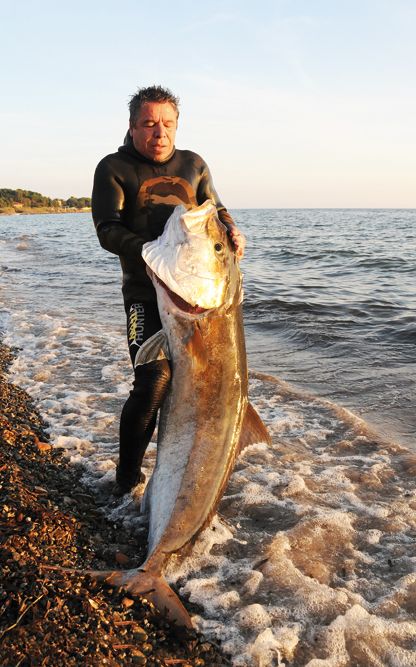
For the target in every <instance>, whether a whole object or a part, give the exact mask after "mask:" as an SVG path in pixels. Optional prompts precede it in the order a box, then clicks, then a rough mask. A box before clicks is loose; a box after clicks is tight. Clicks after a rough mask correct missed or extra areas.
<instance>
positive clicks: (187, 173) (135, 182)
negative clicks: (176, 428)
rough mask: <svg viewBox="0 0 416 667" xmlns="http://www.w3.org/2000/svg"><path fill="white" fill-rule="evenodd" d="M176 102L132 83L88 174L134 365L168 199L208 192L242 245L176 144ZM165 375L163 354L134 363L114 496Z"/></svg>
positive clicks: (128, 476) (132, 476)
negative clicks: (104, 150) (106, 147)
mask: <svg viewBox="0 0 416 667" xmlns="http://www.w3.org/2000/svg"><path fill="white" fill-rule="evenodd" d="M178 104H179V100H178V98H177V97H175V96H174V95H173V94H172V93H171V92H170V91H169V90H168V89H163V88H162V87H161V86H151V87H149V88H141V89H139V90H138V91H137V93H136V95H134V96H133V97H132V98H131V100H130V104H129V109H130V125H129V131H128V133H127V135H126V138H125V141H124V145H123V146H121V147H120V148H119V149H118V152H117V153H113V154H112V155H107V157H105V158H104V159H103V160H101V162H100V163H99V164H98V166H97V169H96V172H95V177H94V188H93V194H92V215H93V219H94V224H95V227H96V231H97V235H98V238H99V241H100V243H101V245H102V247H103V248H105V249H106V250H108V251H110V252H112V253H115V254H116V255H118V256H119V257H120V263H121V267H122V270H123V287H122V291H123V297H124V305H125V309H126V313H127V336H128V343H129V350H130V356H131V360H132V363H133V366H134V360H135V357H136V354H137V351H138V349H139V348H140V346H141V345H142V344H143V343H144V341H145V340H147V339H148V338H149V337H150V336H152V335H153V334H154V333H156V332H157V331H159V330H160V329H161V327H162V325H161V322H160V319H159V313H158V308H157V301H156V293H155V290H154V287H153V285H152V283H151V280H150V278H149V277H148V276H147V274H146V266H145V263H144V261H143V259H142V257H141V250H142V246H143V244H144V243H146V242H147V241H153V240H154V239H155V238H157V237H158V236H159V235H160V234H161V233H162V232H163V228H164V226H165V223H166V221H167V220H168V218H169V216H170V215H171V213H172V212H173V209H174V207H175V206H177V205H178V204H183V205H184V206H185V207H186V208H192V207H193V206H198V205H200V204H203V203H204V201H205V200H206V199H211V200H212V201H213V202H214V204H215V205H216V207H217V211H218V217H219V219H220V220H221V222H223V223H224V225H225V226H226V227H227V229H228V235H229V237H230V239H231V241H232V243H233V245H234V248H235V252H236V254H237V256H239V257H240V258H241V257H242V256H243V253H244V245H245V239H244V236H243V235H242V234H241V233H240V232H239V230H238V229H237V227H236V226H235V224H234V222H233V220H232V218H231V216H230V214H229V213H228V212H227V210H226V209H225V207H224V206H223V205H222V203H221V202H220V200H219V198H218V195H217V193H216V191H215V189H214V186H213V183H212V179H211V175H210V172H209V169H208V167H207V165H206V163H205V162H204V160H203V159H202V158H201V157H200V156H199V155H197V154H196V153H192V152H191V151H186V150H176V148H175V136H176V129H177V125H178V116H179V111H178ZM169 380H170V367H169V363H168V362H167V360H166V359H160V360H156V361H151V362H149V363H147V364H144V365H140V366H137V367H136V368H135V369H134V382H133V390H132V391H131V392H130V396H129V398H128V399H127V401H126V403H125V405H124V407H123V410H122V414H121V420H120V458H119V463H118V465H117V471H116V484H115V487H114V490H113V493H114V495H116V496H121V495H123V494H124V493H127V492H129V491H130V490H131V489H132V488H133V487H134V486H135V485H136V484H137V483H138V482H140V481H143V480H144V476H143V475H142V473H141V464H142V460H143V456H144V453H145V450H146V448H147V445H148V444H149V441H150V438H151V436H152V434H153V431H154V429H155V425H156V416H157V411H158V409H159V407H160V405H161V404H162V402H163V399H164V396H165V393H166V389H167V387H168V384H169Z"/></svg>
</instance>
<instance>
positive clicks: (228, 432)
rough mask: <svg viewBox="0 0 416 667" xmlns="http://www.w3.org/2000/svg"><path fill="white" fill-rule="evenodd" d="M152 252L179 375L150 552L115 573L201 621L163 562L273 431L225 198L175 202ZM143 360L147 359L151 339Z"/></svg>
mask: <svg viewBox="0 0 416 667" xmlns="http://www.w3.org/2000/svg"><path fill="white" fill-rule="evenodd" d="M143 257H144V259H145V261H146V262H147V264H148V270H149V275H150V276H151V278H152V281H153V283H154V286H155V289H156V292H157V299H158V307H159V313H160V317H161V321H162V325H163V332H164V335H165V336H166V338H167V344H168V349H169V355H170V360H171V368H172V379H171V384H170V388H169V391H168V394H167V397H166V399H165V401H164V404H163V406H162V410H161V415H160V420H159V431H158V443H157V460H156V465H155V469H154V472H153V475H152V478H151V480H150V482H149V484H148V486H147V488H146V492H145V496H144V501H143V507H144V508H145V510H146V511H148V513H149V536H148V542H149V548H148V555H147V558H146V561H145V563H143V565H142V566H141V568H140V570H139V571H130V572H126V573H120V572H118V573H112V575H111V576H110V577H108V578H107V579H108V580H110V581H112V582H113V583H121V584H122V585H123V586H124V587H125V588H127V589H128V590H130V591H132V592H134V593H141V594H143V593H146V596H147V597H148V598H150V599H151V600H152V601H153V602H154V604H155V605H156V606H157V607H159V608H160V609H161V610H163V609H166V611H167V614H168V617H169V618H170V619H171V620H173V621H176V622H177V623H178V624H179V625H185V626H187V627H192V622H191V619H190V617H189V615H188V613H187V611H186V610H185V608H184V607H183V605H182V603H181V602H180V600H179V598H178V597H177V596H176V595H175V593H174V592H173V591H172V590H171V589H170V587H169V586H168V584H167V582H166V581H165V579H164V577H163V567H164V565H165V564H166V562H167V560H168V559H169V558H170V556H171V555H172V554H174V553H177V552H179V551H180V550H181V549H183V548H184V547H185V546H186V545H187V544H188V543H190V542H191V541H193V540H194V539H195V538H196V537H197V535H198V534H199V533H200V532H201V530H202V529H203V528H204V527H205V526H206V525H207V524H208V523H209V521H210V520H211V518H212V517H213V515H214V514H215V511H216V509H217V506H218V503H219V501H220V499H221V496H222V494H223V492H224V489H225V487H226V485H227V482H228V480H229V477H230V475H231V473H232V470H233V466H234V463H235V460H236V457H237V455H238V452H239V451H240V449H241V448H242V447H244V446H246V445H247V444H250V443H251V442H259V441H268V442H269V435H268V433H267V430H266V428H265V426H264V425H263V423H262V422H261V420H260V418H259V417H258V415H257V413H256V412H255V410H254V408H252V407H251V406H250V404H249V403H248V397H247V387H248V380H247V360H246V349H245V340H244V329H243V320H242V296H243V292H242V277H241V273H240V268H239V262H238V259H237V258H236V255H235V253H234V252H233V248H232V246H231V242H230V241H229V239H228V237H227V232H226V229H225V227H224V226H223V225H222V223H221V222H220V221H219V220H218V217H217V213H216V209H215V206H214V205H213V204H212V203H211V202H209V201H208V202H205V204H203V205H202V206H200V207H197V208H195V209H193V210H191V211H189V212H184V211H183V210H181V209H180V208H179V207H178V210H176V209H175V212H174V214H173V215H172V216H171V218H170V219H169V221H168V223H167V225H166V228H165V232H164V234H163V235H162V236H161V237H159V239H157V240H156V241H155V242H152V243H148V244H146V245H145V246H144V249H143ZM187 272H188V275H186V273H187ZM186 299H187V300H186ZM201 304H203V305H201ZM150 347H151V346H149V349H150ZM152 354H154V346H153V348H152ZM137 362H138V363H146V349H144V350H143V354H142V358H141V359H138V360H137Z"/></svg>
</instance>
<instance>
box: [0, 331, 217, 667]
mask: <svg viewBox="0 0 416 667" xmlns="http://www.w3.org/2000/svg"><path fill="white" fill-rule="evenodd" d="M13 358H14V354H13V351H12V350H11V349H10V348H9V347H7V346H5V345H4V344H3V343H2V342H1V340H0V500H1V502H0V526H1V532H2V538H3V539H2V547H1V549H0V562H1V567H2V571H3V578H2V581H1V583H0V655H1V657H0V666H2V667H10V666H11V665H16V666H17V665H19V666H20V667H25V666H29V665H40V664H42V665H49V666H51V667H52V666H53V667H55V665H56V664H58V663H59V664H65V666H66V667H71V666H74V667H75V666H76V667H78V666H79V667H81V665H82V666H83V667H85V665H88V666H91V667H92V666H97V667H98V666H100V667H101V665H108V666H114V667H117V666H118V665H121V664H123V665H149V667H156V665H157V666H158V667H165V666H166V667H167V666H168V665H173V664H174V665H182V666H183V667H203V666H204V665H206V666H210V667H215V666H217V667H222V666H225V665H229V664H230V662H229V660H228V659H227V657H226V656H224V655H223V654H222V653H221V652H220V650H219V649H218V647H216V646H214V645H213V644H212V643H210V642H208V641H207V640H205V639H204V637H202V636H201V635H199V634H198V633H196V631H191V632H183V633H181V638H179V636H178V632H177V631H175V628H174V627H173V626H170V625H169V624H167V623H166V621H165V619H164V617H163V616H162V615H161V614H160V613H158V612H157V611H156V610H155V608H154V607H153V605H151V604H150V603H148V602H147V601H146V600H145V599H142V598H138V597H137V596H130V594H128V593H124V592H123V591H121V590H119V589H116V588H114V587H111V586H109V585H107V584H101V583H96V582H95V581H94V580H92V579H91V578H90V577H89V576H88V575H84V574H82V571H83V570H86V569H98V570H104V569H118V568H119V569H126V568H129V567H130V568H135V567H138V566H139V565H140V564H141V563H142V562H143V560H144V556H145V553H146V545H145V541H144V540H143V541H141V542H140V541H139V540H138V539H137V538H134V537H131V536H130V535H129V534H128V532H127V531H126V530H125V529H124V528H123V527H122V526H121V525H117V524H115V523H114V522H113V521H112V522H109V521H107V519H106V517H105V512H104V506H105V504H106V503H108V493H109V489H107V493H106V494H104V495H103V492H101V495H100V493H99V492H95V491H94V490H91V488H89V487H86V486H85V485H84V484H83V482H82V479H81V478H82V474H83V469H82V468H81V467H79V466H75V465H72V464H70V463H69V461H68V460H67V459H66V458H65V457H64V456H63V454H62V451H61V450H59V449H58V448H54V447H53V445H52V444H51V443H50V442H49V437H48V434H47V432H46V430H45V429H46V428H47V425H46V424H45V423H44V421H43V419H42V417H41V415H40V414H39V413H38V412H37V409H36V406H35V404H34V403H33V401H32V399H31V398H30V396H29V395H28V394H27V393H26V392H25V391H24V390H22V389H20V388H19V387H17V386H16V385H14V384H12V383H11V382H10V381H9V380H8V379H7V369H8V367H9V366H10V364H11V363H12V361H13ZM45 564H46V565H53V566H58V567H63V568H77V569H78V571H73V572H66V571H58V572H53V571H52V572H51V571H49V573H48V571H47V570H46V568H44V567H42V566H45ZM189 606H190V605H188V607H189ZM191 611H192V610H191Z"/></svg>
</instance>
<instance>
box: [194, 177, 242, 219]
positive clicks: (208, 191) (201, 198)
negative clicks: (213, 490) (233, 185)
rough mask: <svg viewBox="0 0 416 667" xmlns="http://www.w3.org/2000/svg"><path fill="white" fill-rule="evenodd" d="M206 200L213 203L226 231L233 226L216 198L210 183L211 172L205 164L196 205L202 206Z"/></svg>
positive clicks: (227, 213)
mask: <svg viewBox="0 0 416 667" xmlns="http://www.w3.org/2000/svg"><path fill="white" fill-rule="evenodd" d="M207 199H211V201H213V202H214V204H215V206H216V207H217V212H218V217H219V219H220V220H221V222H222V223H223V224H224V225H225V226H226V227H227V229H230V228H231V227H232V226H235V222H234V220H233V219H232V217H231V215H230V214H229V212H228V211H227V209H226V208H225V206H223V204H222V203H221V201H220V198H219V197H218V194H217V191H216V190H215V188H214V184H213V182H212V176H211V172H210V170H209V169H208V166H207V165H206V164H205V165H204V169H203V172H202V176H201V180H200V183H199V186H198V191H197V201H198V204H199V205H201V204H203V203H204V202H205V201H206V200H207Z"/></svg>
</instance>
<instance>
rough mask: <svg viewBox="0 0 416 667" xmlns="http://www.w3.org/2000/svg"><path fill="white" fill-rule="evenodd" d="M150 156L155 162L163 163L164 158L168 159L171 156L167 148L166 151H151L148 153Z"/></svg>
mask: <svg viewBox="0 0 416 667" xmlns="http://www.w3.org/2000/svg"><path fill="white" fill-rule="evenodd" d="M149 152H150V154H151V159H152V160H154V161H155V162H163V161H164V160H166V158H168V157H169V155H170V154H171V152H172V151H171V149H170V148H169V149H168V150H167V149H166V148H164V149H159V150H155V149H154V150H152V151H149Z"/></svg>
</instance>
